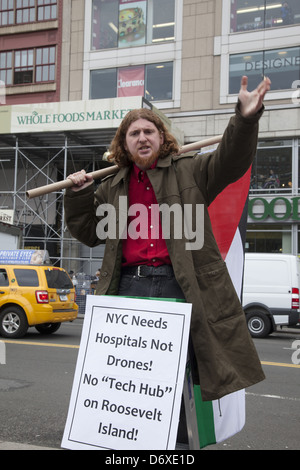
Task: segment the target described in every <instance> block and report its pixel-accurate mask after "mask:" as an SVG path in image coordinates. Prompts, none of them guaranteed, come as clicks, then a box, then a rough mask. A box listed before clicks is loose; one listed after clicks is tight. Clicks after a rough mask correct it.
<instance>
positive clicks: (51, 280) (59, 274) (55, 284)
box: [45, 268, 73, 289]
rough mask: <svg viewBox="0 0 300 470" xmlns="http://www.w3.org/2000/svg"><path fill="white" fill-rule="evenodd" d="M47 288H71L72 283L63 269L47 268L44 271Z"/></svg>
mask: <svg viewBox="0 0 300 470" xmlns="http://www.w3.org/2000/svg"><path fill="white" fill-rule="evenodd" d="M45 273H46V279H47V283H48V287H49V289H72V288H73V284H72V281H71V279H70V278H69V276H68V275H67V273H66V272H65V271H60V269H55V268H54V269H47V270H46V271H45Z"/></svg>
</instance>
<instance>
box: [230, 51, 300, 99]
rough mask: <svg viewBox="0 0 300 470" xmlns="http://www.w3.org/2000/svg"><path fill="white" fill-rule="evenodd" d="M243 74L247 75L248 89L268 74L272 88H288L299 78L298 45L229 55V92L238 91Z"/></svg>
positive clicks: (234, 92) (299, 52) (299, 53)
mask: <svg viewBox="0 0 300 470" xmlns="http://www.w3.org/2000/svg"><path fill="white" fill-rule="evenodd" d="M243 75H247V77H248V81H249V89H254V88H256V87H257V85H258V84H259V83H260V81H261V80H262V78H263V77H264V76H268V77H269V78H270V79H271V82H272V90H274V91H275V90H289V89H291V88H293V84H294V83H296V82H297V81H299V78H300V47H290V48H284V49H274V50H270V51H259V52H247V53H243V54H232V55H230V58H229V94H236V93H238V92H239V90H240V83H241V77H242V76H243Z"/></svg>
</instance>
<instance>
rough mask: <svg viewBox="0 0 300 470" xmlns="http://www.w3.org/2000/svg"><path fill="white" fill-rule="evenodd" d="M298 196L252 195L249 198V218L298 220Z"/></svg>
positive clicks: (299, 216) (257, 219)
mask: <svg viewBox="0 0 300 470" xmlns="http://www.w3.org/2000/svg"><path fill="white" fill-rule="evenodd" d="M299 202H300V196H296V197H290V198H288V197H284V196H278V197H274V198H264V197H253V198H251V199H250V200H249V205H248V215H249V218H250V219H252V220H254V221H256V222H258V221H267V220H268V219H269V220H270V219H271V221H277V222H278V221H300V212H299Z"/></svg>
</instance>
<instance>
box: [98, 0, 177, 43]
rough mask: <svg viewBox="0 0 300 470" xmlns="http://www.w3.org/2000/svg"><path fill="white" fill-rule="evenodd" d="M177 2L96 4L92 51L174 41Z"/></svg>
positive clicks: (107, 1)
mask: <svg viewBox="0 0 300 470" xmlns="http://www.w3.org/2000/svg"><path fill="white" fill-rule="evenodd" d="M174 27H175V0H163V1H161V0H136V1H128V0H93V9H92V49H109V48H115V47H129V46H139V45H143V44H152V43H158V42H165V41H174Z"/></svg>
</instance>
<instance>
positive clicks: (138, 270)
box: [137, 265, 147, 277]
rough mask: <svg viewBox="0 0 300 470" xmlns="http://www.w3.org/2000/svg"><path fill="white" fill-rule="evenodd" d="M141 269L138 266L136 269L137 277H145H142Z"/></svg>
mask: <svg viewBox="0 0 300 470" xmlns="http://www.w3.org/2000/svg"><path fill="white" fill-rule="evenodd" d="M142 267H143V265H140V266H138V269H137V274H138V277H147V276H143V275H142V274H141V268H142Z"/></svg>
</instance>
